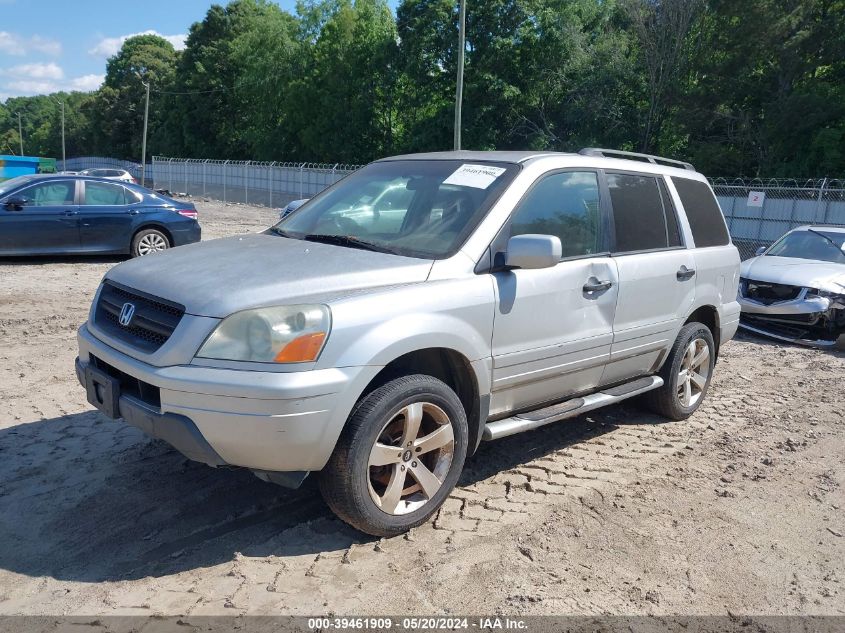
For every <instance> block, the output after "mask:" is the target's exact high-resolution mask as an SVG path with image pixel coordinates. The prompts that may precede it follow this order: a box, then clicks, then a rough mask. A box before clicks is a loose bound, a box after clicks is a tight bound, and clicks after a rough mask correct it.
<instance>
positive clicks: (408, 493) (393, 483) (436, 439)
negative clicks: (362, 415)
mask: <svg viewBox="0 0 845 633" xmlns="http://www.w3.org/2000/svg"><path fill="white" fill-rule="evenodd" d="M454 452H455V434H454V429H453V428H452V421H451V420H450V419H449V416H448V415H447V414H446V412H445V411H444V410H443V409H441V408H440V407H438V406H437V405H434V404H431V403H430V402H414V403H412V404H409V405H407V406H405V407H403V408H402V409H400V410H399V411H397V412H396V413H395V414H394V415H393V416H392V417H391V418H390V420H388V422H387V424H385V425H384V427H382V430H381V432H380V433H379V435H378V438H377V439H376V442H375V444H374V445H373V448H372V450H371V451H370V458H369V462H368V470H369V481H368V483H369V490H370V497H371V498H372V500H373V502H374V503H375V504H376V506H378V507H379V508H380V509H381V510H382V511H383V512H385V513H387V514H392V515H401V514H408V513H409V512H413V511H415V510H418V509H419V508H421V507H422V506H424V505H425V504H426V503H428V502H429V501H431V499H432V498H433V497H434V495H435V494H437V491H438V490H440V488H441V486H442V485H443V481H444V480H445V479H446V476H447V474H448V473H449V469H450V468H451V465H452V458H453V456H454Z"/></svg>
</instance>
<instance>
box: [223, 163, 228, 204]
mask: <svg viewBox="0 0 845 633" xmlns="http://www.w3.org/2000/svg"><path fill="white" fill-rule="evenodd" d="M228 164H229V161H228V160H227V161H226V162H225V163H223V202H224V203H225V202H226V165H228Z"/></svg>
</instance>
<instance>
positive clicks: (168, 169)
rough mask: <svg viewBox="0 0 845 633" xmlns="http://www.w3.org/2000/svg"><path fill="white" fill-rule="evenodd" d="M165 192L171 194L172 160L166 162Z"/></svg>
mask: <svg viewBox="0 0 845 633" xmlns="http://www.w3.org/2000/svg"><path fill="white" fill-rule="evenodd" d="M167 190H168V191H169V192H170V193H173V159H172V158H171V159H170V160H168V161H167Z"/></svg>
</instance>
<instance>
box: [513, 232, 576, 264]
mask: <svg viewBox="0 0 845 633" xmlns="http://www.w3.org/2000/svg"><path fill="white" fill-rule="evenodd" d="M562 252H563V247H562V246H561V244H560V238H559V237H556V236H554V235H515V236H514V237H512V238H510V239H509V240H508V250H507V252H506V253H505V265H506V266H508V267H510V268H528V269H536V268H551V267H552V266H556V265H557V263H558V262H559V261H560V256H561V253H562Z"/></svg>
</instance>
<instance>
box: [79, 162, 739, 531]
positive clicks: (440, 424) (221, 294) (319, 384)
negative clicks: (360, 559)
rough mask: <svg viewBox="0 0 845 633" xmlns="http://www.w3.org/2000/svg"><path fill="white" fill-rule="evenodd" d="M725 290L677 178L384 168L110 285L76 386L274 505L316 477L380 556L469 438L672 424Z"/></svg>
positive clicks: (694, 197)
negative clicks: (654, 421) (274, 491)
mask: <svg viewBox="0 0 845 633" xmlns="http://www.w3.org/2000/svg"><path fill="white" fill-rule="evenodd" d="M399 188H401V189H404V190H405V192H406V195H402V196H396V198H397V200H398V201H401V204H399V203H397V204H391V205H390V206H389V208H380V206H379V205H373V204H371V203H372V201H373V200H374V199H375V198H377V197H378V196H379V194H380V192H384V191H387V190H390V191H395V190H396V189H399ZM400 207H401V208H400ZM361 209H367V212H366V213H362V212H361ZM185 271H190V272H189V273H186V272H185ZM738 272H739V256H738V253H737V250H736V248H734V246H733V245H732V244H731V241H730V237H729V235H728V231H727V229H726V227H725V222H724V219H723V217H722V214H721V213H720V211H719V207H718V204H717V202H716V199H715V197H714V195H713V192H712V191H711V189H710V187H709V186H708V184H707V182H706V180H705V179H704V177H703V176H702V175H701V174H699V173H697V172H696V171H695V170H694V169H693V168H692V166H691V165H689V164H686V163H680V162H676V161H670V160H667V159H663V158H659V157H655V156H646V155H639V154H630V153H625V152H616V151H610V150H599V149H586V150H582V151H581V152H579V153H578V154H562V153H536V152H535V153H529V152H446V153H432V154H419V155H411V156H398V157H394V158H387V159H384V160H380V161H377V162H375V163H372V164H370V165H368V166H367V167H365V168H363V169H361V170H359V171H357V172H356V173H354V174H352V175H350V176H349V177H347V178H345V179H344V180H342V181H340V182H338V183H337V184H335V185H334V186H332V187H331V188H329V189H327V190H326V191H324V192H323V193H321V194H320V195H318V196H316V197H315V198H313V199H312V200H309V201H308V202H307V203H305V204H304V205H303V206H302V207H301V208H299V209H298V210H296V211H295V212H293V213H292V214H290V215H289V216H288V217H286V218H284V219H283V220H282V221H280V222H279V223H278V224H277V225H275V226H274V227H272V228H271V229H269V230H267V231H265V232H264V233H262V234H258V235H244V236H240V237H232V238H226V239H220V240H214V241H211V242H205V243H202V244H194V245H190V246H184V247H180V248H177V249H173V250H170V251H167V252H164V253H160V254H155V255H153V256H150V257H144V258H142V259H139V260H133V261H128V262H125V263H123V264H121V265H119V266H116V267H115V268H113V269H112V270H111V271H110V272H109V273H108V274H107V275H106V276H105V278H104V280H103V282H102V285H101V286H100V288H99V290H98V291H97V294H96V297H95V299H94V304H93V306H92V308H91V312H90V316H89V319H88V322H87V323H85V324H84V325H83V326H82V327H81V328H80V330H79V358H78V360H77V363H76V371H77V374H78V377H79V381H80V382H81V383H82V384H83V385H84V386H85V388H86V390H87V396H88V400H89V401H90V402H91V403H92V404H93V405H94V406H96V407H97V408H98V409H99V410H100V411H102V412H103V413H105V414H106V415H108V416H110V417H113V418H118V417H120V418H123V419H124V420H125V421H126V422H127V423H129V424H131V425H134V426H136V427H139V428H141V429H142V430H144V431H145V432H146V433H148V434H149V435H151V436H153V437H157V438H161V439H163V440H165V441H167V442H169V443H170V444H171V445H173V446H174V447H175V448H177V449H178V450H179V451H181V452H182V453H183V454H185V455H186V456H187V457H189V458H191V459H193V460H197V461H200V462H205V463H206V464H209V465H211V466H223V465H226V466H240V467H244V468H248V469H250V470H252V471H253V472H254V473H255V474H256V475H258V476H259V477H260V478H261V479H264V480H266V481H271V482H275V483H279V484H282V485H287V486H297V485H299V484H300V483H301V482H302V480H303V479H304V478H305V476H306V475H307V474H308V472H310V471H319V479H320V488H321V490H322V493H323V495H324V497H325V499H326V501H327V503H328V505H329V506H330V507H331V508H332V510H334V512H336V513H337V514H338V515H339V516H340V517H341V518H342V519H344V520H345V521H347V522H348V523H350V524H351V525H353V526H355V527H356V528H358V529H360V530H362V531H364V532H368V533H370V534H374V535H393V534H397V533H400V532H402V531H404V530H407V529H409V528H411V527H413V526H415V525H418V524H420V523H422V522H423V521H425V520H426V519H427V518H428V517H430V516H431V514H432V513H433V512H435V511H436V510H437V508H438V507H439V506H440V505H441V504H442V503H443V501H444V500H445V499H446V497H447V496H448V495H449V493H450V491H451V490H452V488H453V487H454V486H455V484H456V482H457V481H458V478H459V476H460V474H461V470H462V468H463V466H464V461H465V460H466V459H467V457H468V455H471V454H472V453H473V452H474V451H475V450H476V448H477V447H478V445H479V443H480V441H481V440H482V439H483V440H495V439H497V438H500V437H504V436H507V435H511V434H514V433H519V432H521V431H527V430H530V429H535V428H537V427H539V426H543V425H545V424H549V423H551V422H557V421H559V420H563V419H566V418H571V417H573V416H577V415H580V414H582V413H584V412H586V411H590V410H592V409H595V408H597V407H602V406H605V405H607V404H613V403H616V402H619V401H621V400H624V399H626V398H631V397H633V396H639V395H640V394H642V396H643V397H642V401H643V402H644V403H646V404H647V405H648V406H650V407H651V408H652V409H653V410H655V411H657V412H659V413H660V414H662V415H664V416H666V417H669V418H671V419H674V420H682V419H684V418H686V417H688V416H689V415H691V414H692V413H693V412H694V411H695V410H696V409H697V408H698V407H699V405H700V404H701V401H702V399H703V398H704V397H705V395H706V393H707V388H708V386H709V384H710V380H711V378H712V375H713V367H714V363H715V361H716V357H717V355H718V352H719V346H720V345H721V344H723V343H725V342H726V341H728V340H729V339H730V338H732V337H733V335H734V333H735V331H736V328H737V323H738V319H739V312H740V309H739V305H738V304H737V302H736V296H737V283H738Z"/></svg>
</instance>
